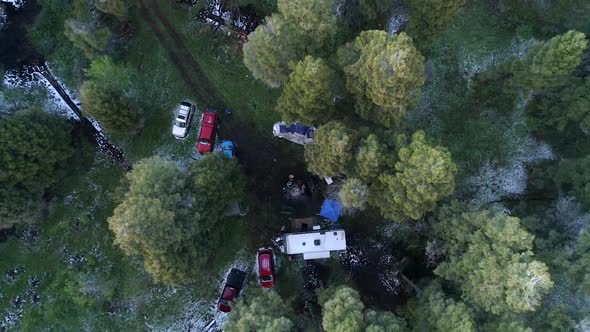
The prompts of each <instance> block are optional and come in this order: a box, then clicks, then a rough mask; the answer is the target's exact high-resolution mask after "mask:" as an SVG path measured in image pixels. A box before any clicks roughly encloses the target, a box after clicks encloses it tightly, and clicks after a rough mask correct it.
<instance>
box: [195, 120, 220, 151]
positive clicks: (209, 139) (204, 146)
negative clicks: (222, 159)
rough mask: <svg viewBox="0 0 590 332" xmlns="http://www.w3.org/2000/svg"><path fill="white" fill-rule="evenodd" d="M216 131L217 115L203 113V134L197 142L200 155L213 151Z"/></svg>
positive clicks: (201, 133)
mask: <svg viewBox="0 0 590 332" xmlns="http://www.w3.org/2000/svg"><path fill="white" fill-rule="evenodd" d="M216 130H217V113H215V112H210V111H208V112H205V113H203V121H201V132H200V133H199V140H198V141H197V151H199V153H200V154H205V153H207V152H211V151H213V143H214V141H215V131H216Z"/></svg>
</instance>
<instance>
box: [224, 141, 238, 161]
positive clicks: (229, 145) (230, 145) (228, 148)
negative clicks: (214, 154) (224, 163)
mask: <svg viewBox="0 0 590 332" xmlns="http://www.w3.org/2000/svg"><path fill="white" fill-rule="evenodd" d="M221 151H222V152H223V153H225V154H226V155H227V156H228V157H230V158H233V157H234V155H235V153H234V142H232V141H223V142H221Z"/></svg>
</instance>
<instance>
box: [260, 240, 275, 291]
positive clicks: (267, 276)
mask: <svg viewBox="0 0 590 332" xmlns="http://www.w3.org/2000/svg"><path fill="white" fill-rule="evenodd" d="M256 261H257V262H258V278H259V279H258V281H259V282H260V286H262V287H264V288H272V287H274V285H275V276H274V274H275V265H274V259H273V252H272V249H261V250H258V253H257V254H256Z"/></svg>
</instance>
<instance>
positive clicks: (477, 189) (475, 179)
mask: <svg viewBox="0 0 590 332" xmlns="http://www.w3.org/2000/svg"><path fill="white" fill-rule="evenodd" d="M528 101H529V97H528V96H521V97H520V98H519V99H518V101H517V102H516V105H515V110H514V113H513V114H512V116H511V119H510V123H511V124H512V127H511V128H509V132H510V134H511V136H512V137H513V141H512V144H513V146H514V151H513V152H512V155H511V156H510V158H509V159H510V162H509V164H508V165H497V164H496V163H494V162H493V161H488V162H487V163H486V164H484V166H483V167H482V168H481V169H480V170H479V172H478V173H477V174H476V175H474V176H472V177H470V178H468V179H467V181H466V183H467V185H468V186H469V187H471V188H472V190H473V191H474V194H473V196H472V197H471V203H472V204H473V205H474V206H481V205H482V204H486V203H491V202H495V201H498V200H501V199H502V198H508V197H517V196H519V195H521V194H523V193H524V191H525V189H526V184H527V168H528V167H529V166H532V165H534V164H536V163H537V162H539V161H542V160H553V159H555V158H556V156H555V154H554V153H553V151H552V150H551V147H550V146H549V145H548V144H547V143H545V142H543V141H539V140H537V139H535V138H533V137H532V135H531V134H530V133H527V134H526V135H525V136H524V138H523V136H522V135H519V134H517V133H518V132H519V131H522V130H527V131H528V127H527V122H526V111H525V109H526V105H527V103H528Z"/></svg>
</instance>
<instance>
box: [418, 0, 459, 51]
mask: <svg viewBox="0 0 590 332" xmlns="http://www.w3.org/2000/svg"><path fill="white" fill-rule="evenodd" d="M406 3H407V5H408V7H409V8H410V14H411V17H410V22H409V24H408V34H409V35H410V36H412V39H413V40H414V44H415V45H417V46H418V48H419V49H421V50H423V49H425V48H427V47H428V46H429V45H430V44H431V43H432V41H433V40H434V38H435V37H436V36H437V35H438V34H439V33H441V32H444V31H445V30H447V29H448V27H449V26H450V25H451V22H452V21H453V18H454V17H455V15H457V12H459V11H460V10H461V8H463V5H464V4H465V0H406Z"/></svg>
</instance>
